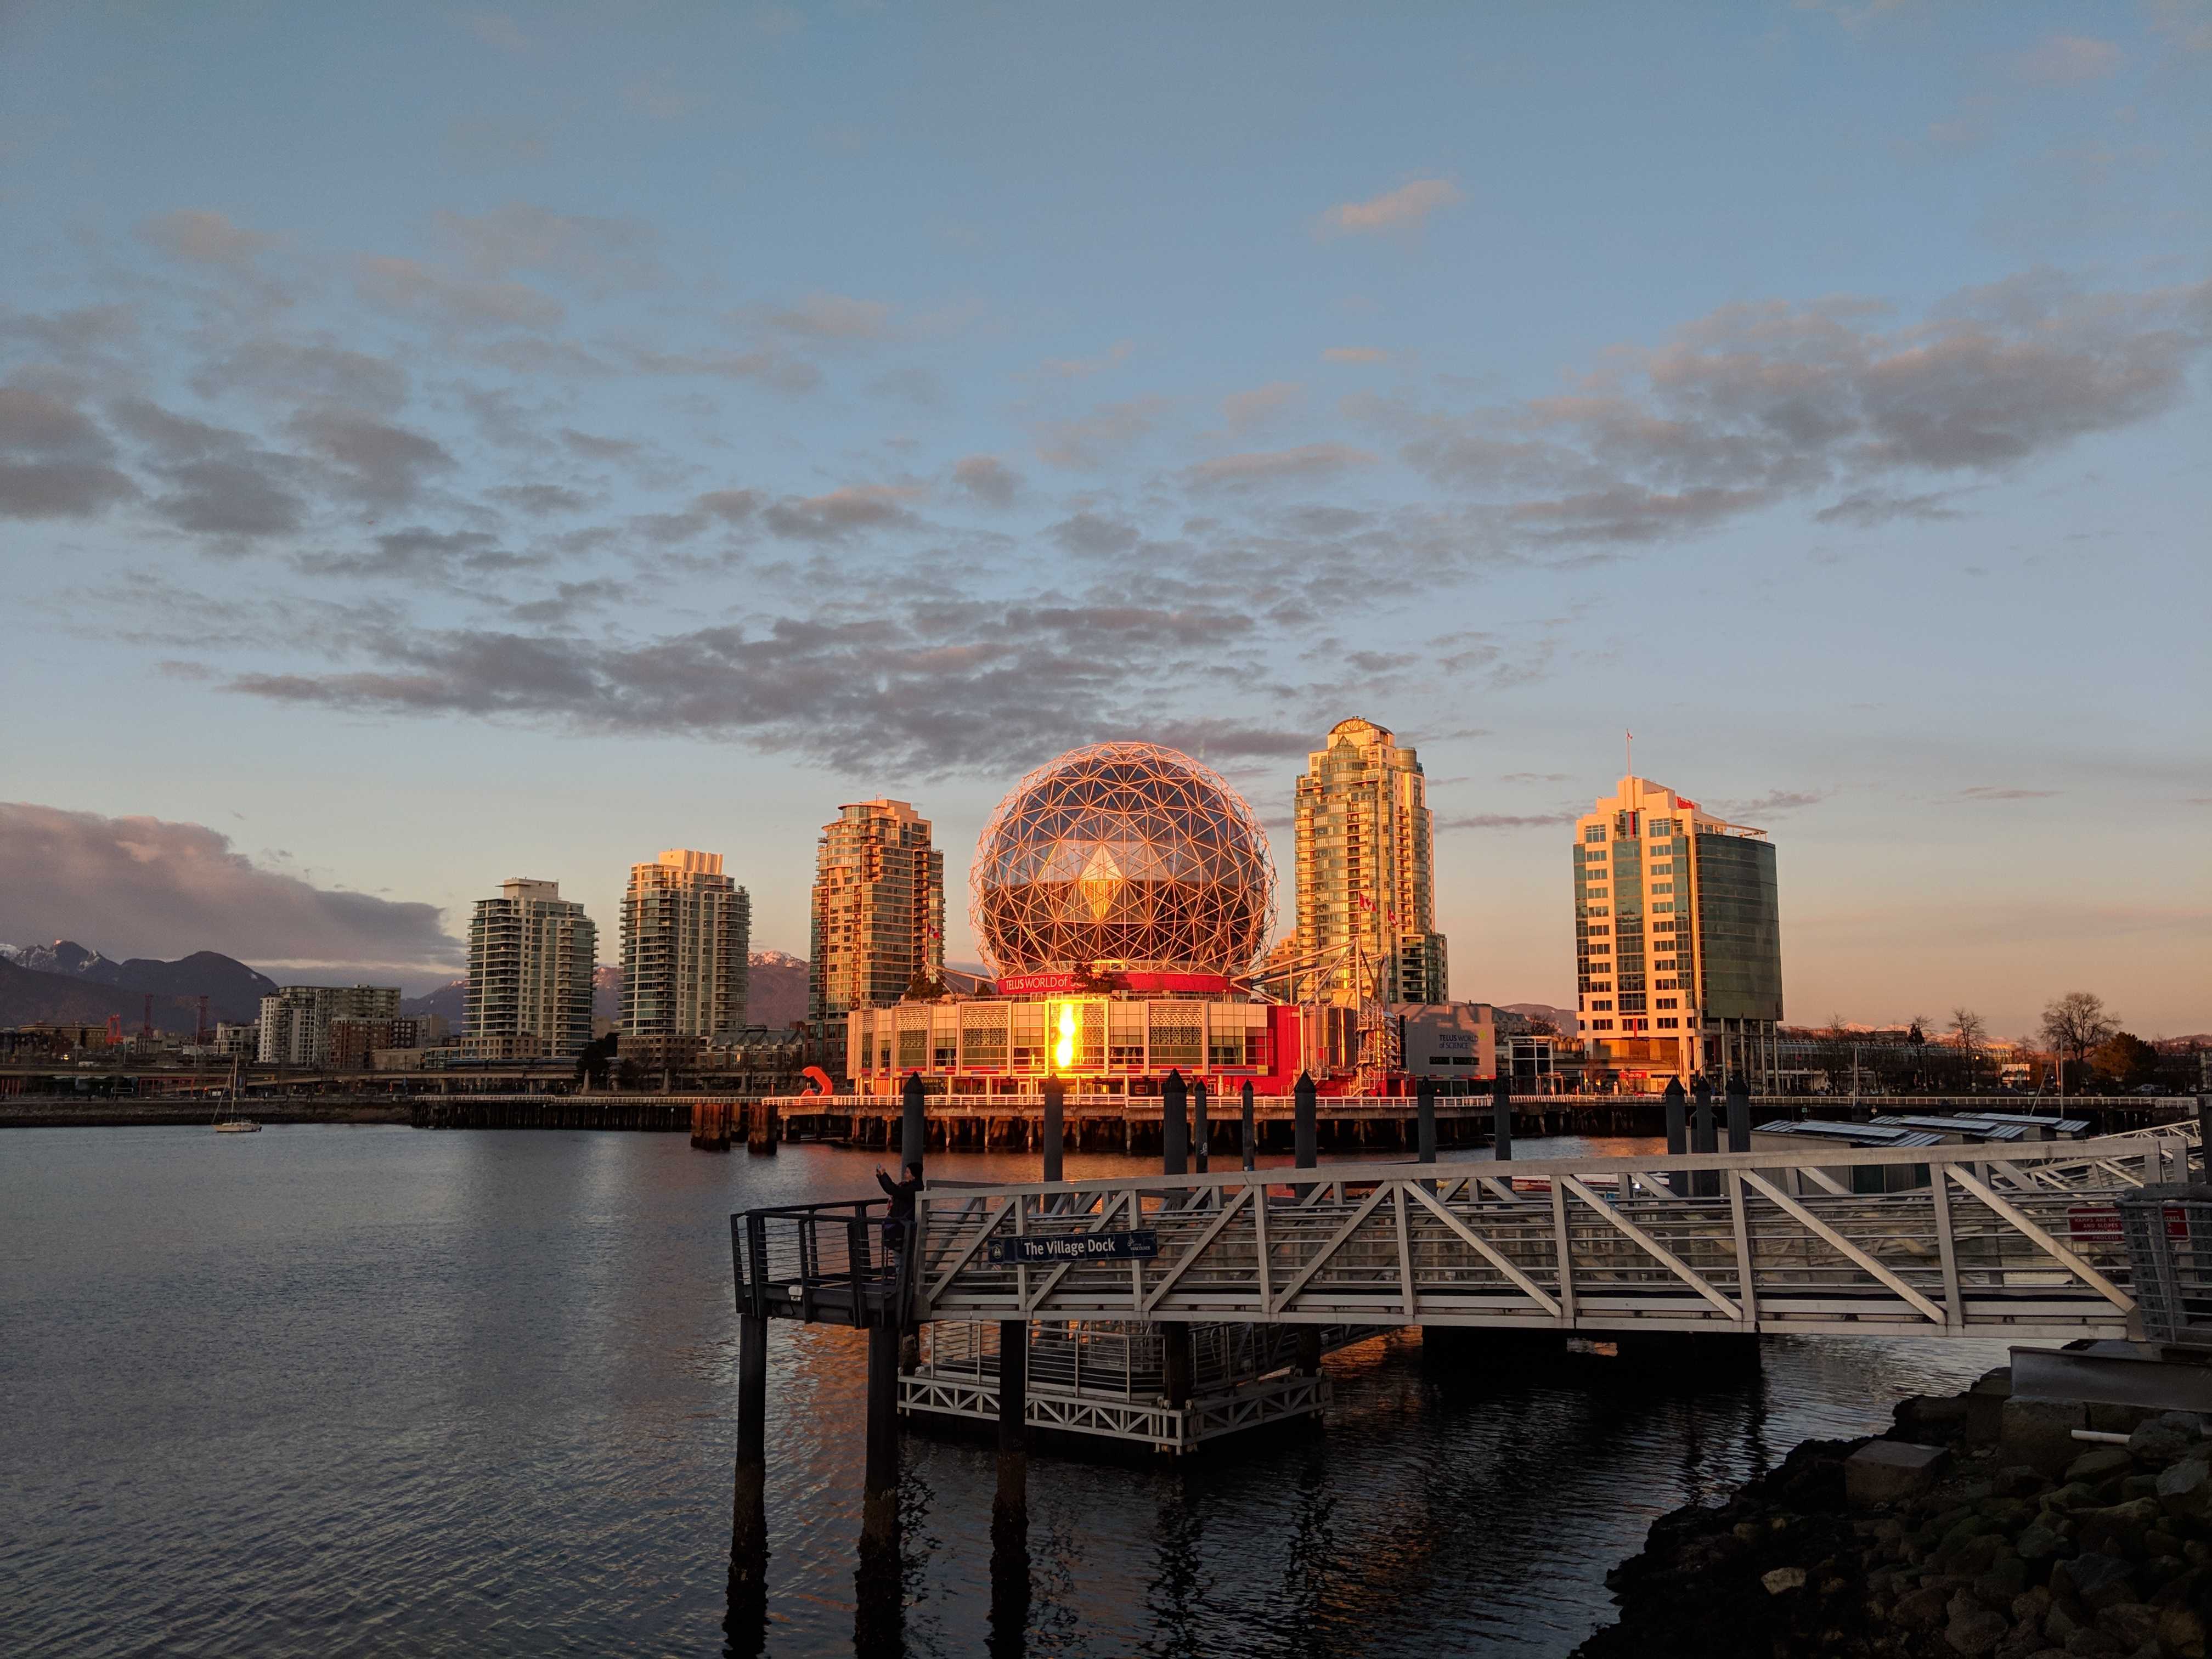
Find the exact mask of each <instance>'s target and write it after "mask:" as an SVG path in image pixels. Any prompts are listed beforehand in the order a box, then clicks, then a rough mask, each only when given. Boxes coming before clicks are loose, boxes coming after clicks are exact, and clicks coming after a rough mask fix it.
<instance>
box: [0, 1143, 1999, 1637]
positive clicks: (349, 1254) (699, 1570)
mask: <svg viewBox="0 0 2212 1659" xmlns="http://www.w3.org/2000/svg"><path fill="white" fill-rule="evenodd" d="M1639 1144H1640V1143H1639ZM1553 1148H1558V1149H1559V1150H1570V1148H1567V1147H1562V1146H1561V1145H1560V1143H1556V1142H1554V1143H1535V1144H1528V1145H1525V1146H1524V1147H1523V1150H1524V1152H1527V1153H1528V1154H1529V1155H1534V1154H1537V1153H1538V1152H1542V1151H1545V1150H1550V1149H1553ZM875 1162H876V1159H875V1158H873V1157H872V1156H871V1155H866V1154H861V1153H854V1152H839V1151H836V1150H834V1149H831V1148H828V1147H815V1146H787V1147H786V1148H784V1150H783V1152H782V1154H781V1157H779V1158H775V1159H774V1160H769V1159H754V1158H747V1157H746V1156H745V1155H744V1153H743V1152H738V1153H737V1154H735V1155H734V1156H731V1157H714V1156H709V1155H708V1154H705V1153H701V1152H692V1151H691V1150H690V1147H689V1146H686V1145H685V1143H684V1139H683V1138H682V1137H681V1136H677V1135H618V1134H586V1133H426V1132H418V1131H412V1130H407V1129H392V1128H343V1129H336V1128H320V1127H280V1128H271V1129H268V1130H264V1132H263V1133H260V1134H258V1135H252V1136H232V1135H216V1134H213V1133H208V1132H207V1131H204V1130H196V1129H92V1130H16V1131H9V1132H8V1133H5V1134H0V1651H4V1652H7V1653H9V1654H15V1653H53V1654H68V1655H73V1656H76V1655H125V1654H154V1653H160V1654H162V1655H165V1656H166V1655H224V1656H240V1655H294V1654H297V1655H316V1656H322V1655H338V1654H377V1655H410V1654H468V1655H498V1654H513V1655H530V1656H537V1655H556V1654H592V1655H597V1654H604V1653H608V1652H615V1651H620V1652H624V1653H639V1654H684V1655H714V1654H719V1653H720V1652H721V1651H722V1650H723V1645H724V1633H723V1629H722V1625H723V1620H724V1618H725V1614H726V1605H725V1594H726V1591H725V1582H726V1581H725V1573H726V1563H727V1554H728V1549H729V1522H730V1500H731V1473H732V1459H733V1453H734V1442H735V1426H734V1422H733V1419H732V1414H731V1413H732V1407H733V1406H734V1397H735V1384H734V1376H735V1364H736V1341H735V1337H736V1332H735V1320H734V1318H733V1316H732V1311H731V1291H730V1257H729V1243H728V1238H729V1235H728V1226H727V1222H726V1217H727V1215H728V1212H730V1211H731V1210H732V1209H733V1208H739V1207H743V1206H748V1205H752V1204H761V1203H777V1202H796V1201H803V1200H809V1199H813V1198H823V1197H845V1196H852V1195H854V1194H859V1193H860V1192H862V1191H864V1190H872V1181H871V1179H870V1171H871V1170H872V1167H873V1165H874V1164H875ZM1069 1163H1070V1170H1069V1173H1070V1174H1071V1175H1072V1176H1073V1175H1078V1174H1103V1173H1108V1172H1109V1171H1111V1170H1114V1169H1115V1168H1117V1167H1121V1168H1126V1167H1128V1166H1127V1163H1126V1162H1125V1161H1124V1160H1121V1159H1118V1158H1080V1159H1077V1158H1071V1159H1070V1161H1069ZM932 1164H933V1167H941V1168H943V1169H945V1170H947V1171H948V1172H951V1171H954V1170H957V1172H959V1173H961V1174H964V1175H975V1176H991V1175H998V1176H1022V1175H1026V1174H1029V1173H1030V1165H1029V1162H1028V1161H1027V1160H1023V1159H1018V1158H1012V1157H1008V1156H993V1157H946V1158H942V1159H941V1160H940V1159H939V1158H935V1157H933V1159H932ZM773 1347H774V1353H773V1361H772V1366H771V1373H770V1377H769V1495H768V1503H769V1531H770V1537H771V1540H772V1542H773V1547H774V1551H775V1553H774V1556H773V1559H772V1560H771V1562H770V1565H769V1573H770V1579H771V1598H770V1606H769V1616H770V1620H771V1625H770V1628H769V1651H771V1652H773V1653H775V1654H778V1655H785V1654H798V1655H805V1654H833V1653H842V1652H846V1651H848V1650H850V1647H851V1644H852V1634H853V1627H854V1586H853V1571H854V1555H855V1548H854V1547H855V1541H856V1539H857V1537H858V1534H859V1526H860V1519H859V1510H860V1446H861V1392H860V1389H861V1381H860V1353H861V1346H860V1340H858V1339H857V1338H855V1337H854V1335H853V1334H849V1333H844V1332H838V1331H832V1330H826V1329H811V1328H794V1327H787V1326H779V1327H778V1328H776V1331H775V1341H774V1344H773ZM2002 1363H2003V1353H2002V1350H2001V1349H1999V1348H1997V1347H1996V1346H1995V1345H1993V1344H1987V1343H1982V1342H1972V1343H1965V1342H1960V1343H1945V1342H1937V1341H1925V1342H1915V1343H1888V1344H1881V1343H1874V1342H1864V1341H1858V1342H1855V1341H1852V1340H1846V1339H1827V1340H1823V1339H1807V1340H1794V1341H1789V1342H1782V1343H1771V1344H1769V1345H1768V1346H1767V1350H1766V1362H1765V1375H1764V1378H1763V1381H1761V1382H1759V1383H1736V1384H1734V1385H1729V1386H1723V1387H1719V1388H1715V1389H1704V1390H1699V1389H1677V1388H1670V1387H1669V1386H1668V1384H1667V1383H1666V1381H1665V1379H1663V1378H1661V1377H1656V1376H1650V1375H1648V1374H1638V1373H1637V1371H1636V1370H1633V1369H1632V1368H1631V1367H1629V1366H1627V1365H1625V1364H1621V1363H1620V1362H1618V1361H1615V1362H1606V1361H1602V1360H1597V1359H1593V1360H1590V1361H1589V1362H1588V1364H1586V1365H1585V1366H1583V1368H1582V1370H1583V1372H1584V1373H1586V1374H1585V1375H1583V1376H1580V1377H1578V1378H1577V1380H1575V1381H1574V1382H1572V1383H1568V1384H1563V1383H1559V1381H1558V1380H1557V1379H1554V1380H1553V1381H1552V1382H1550V1383H1546V1384H1544V1385H1541V1386H1538V1385H1534V1384H1528V1383H1521V1384H1516V1383H1513V1382H1511V1381H1510V1380H1505V1381H1490V1382H1486V1381H1484V1380H1483V1379H1481V1378H1480V1377H1475V1376H1467V1375H1464V1374H1451V1373H1449V1372H1444V1371H1443V1370H1441V1368H1437V1367H1425V1366H1424V1365H1423V1364H1421V1360H1420V1348H1419V1341H1418V1339H1416V1338H1414V1337H1413V1336H1412V1335H1411V1334H1407V1335H1403V1336H1399V1337H1393V1338H1390V1339H1388V1340H1383V1341H1378V1342H1376V1343H1371V1344H1369V1345H1367V1346H1364V1347H1361V1348H1358V1349H1354V1350H1349V1351H1346V1352H1344V1353H1341V1354H1338V1355H1335V1356H1333V1357H1332V1358H1330V1360H1329V1361H1328V1365H1329V1370H1330V1374H1331V1376H1332V1377H1333V1378H1334V1386H1335V1391H1336V1401H1337V1403H1336V1407H1335V1408H1334V1412H1333V1413H1332V1415H1331V1417H1330V1419H1329V1422H1328V1429H1327V1431H1326V1433H1325V1434H1324V1435H1322V1436H1319V1437H1312V1438H1310V1439H1307V1440H1304V1441H1301V1442H1296V1443H1289V1444H1283V1443H1277V1444H1274V1445H1273V1446H1271V1447H1267V1448H1255V1449H1251V1450H1249V1451H1240V1450H1238V1449H1235V1448H1234V1447H1233V1446H1231V1447H1228V1448H1221V1449H1216V1450H1215V1451H1214V1452H1212V1453H1209V1454H1208V1455H1204V1456H1202V1457H1200V1458H1199V1459H1195V1460H1193V1461H1191V1462H1188V1464H1187V1465H1185V1466H1184V1467H1182V1468H1173V1467H1168V1466H1164V1465H1162V1464H1158V1463H1154V1462H1122V1463H1117V1462H1104V1461H1099V1460H1091V1461H1085V1462H1068V1461H1062V1460H1059V1459H1054V1458H1047V1457H1039V1458H1037V1459H1036V1461H1035V1462H1033V1463H1032V1466H1031V1469H1030V1504H1031V1533H1030V1547H1031V1553H1032V1556H1033V1559H1034V1563H1035V1573H1034V1583H1035V1599H1034V1602H1033V1605H1032V1607H1031V1612H1030V1625H1029V1651H1030V1653H1031V1654H1035V1655H1070V1656H1074V1655H1097V1656H1107V1655H1122V1654H1158V1655H1169V1654H1181V1653H1201V1652H1206V1653H1238V1654H1261V1655H1302V1654H1316V1655H1318V1654H1330V1655H1339V1654H1362V1653H1371V1654H1399V1653H1406V1654H1412V1653H1431V1652H1439V1651H1451V1652H1471V1653H1496V1654H1516V1655H1522V1654H1525V1655H1557V1654H1563V1653H1565V1652H1566V1651H1568V1650H1570V1649H1571V1648H1572V1647H1573V1646H1574V1645H1575V1644H1577V1642H1579V1641H1580V1640H1581V1639H1582V1638H1583V1636H1585V1635H1586V1634H1587V1633H1588V1632H1589V1631H1590V1630H1592V1629H1593V1628H1595V1626H1597V1625H1599V1624H1601V1623H1603V1622H1606V1621H1607V1620H1609V1619H1610V1618H1611V1616H1612V1614H1611V1603H1610V1601H1609V1599H1608V1598H1607V1595H1606V1593H1605V1590H1604V1588H1603V1582H1602V1581H1603V1578H1604V1575H1605V1572H1606V1571H1607V1568H1608V1567H1610V1566H1612V1565H1613V1564H1614V1563H1615V1562H1617V1561H1619V1560H1620V1559H1621V1558H1622V1557H1624V1556H1626V1555H1628V1554H1631V1553H1633V1552H1634V1551H1635V1550H1637V1549H1638V1547H1641V1544H1642V1541H1643V1537H1644V1532H1645V1531H1646V1529H1647V1528H1649V1526H1650V1522H1651V1520H1652V1518H1653V1517H1654V1516H1657V1515H1659V1514H1661V1513H1663V1512H1664V1511H1666V1510H1669V1509H1672V1508H1674V1507H1675V1506H1676V1505H1677V1504H1681V1503H1683V1502H1684V1501H1686V1500H1687V1499H1690V1498H1701V1499H1713V1498H1718V1497H1719V1496H1721V1495H1722V1494H1723V1492H1726V1491H1727V1489H1728V1488H1729V1486H1732V1485H1733V1484H1735V1482H1737V1481H1739V1480H1742V1479H1743V1478H1745V1477H1746V1476H1747V1475H1749V1474H1753V1473H1755V1472H1756V1471H1757V1470H1759V1468H1764V1467H1765V1466H1767V1465H1768V1464H1770V1463H1771V1462H1773V1461H1775V1460H1777V1459H1778V1458H1779V1457H1780V1456H1781V1455H1783V1454H1784V1453H1785V1452H1786V1451H1787V1450H1788V1449H1790V1446H1792V1445H1794V1444H1795V1443H1796V1442H1798V1441H1799V1440H1802V1439H1803V1438H1806V1437H1808V1436H1813V1435H1840V1434H1852V1433H1864V1432H1867V1431H1869V1430H1871V1429H1874V1428H1875V1427H1877V1426H1879V1425H1882V1424H1883V1423H1886V1422H1887V1419H1888V1416H1889V1409H1890V1407H1891V1405H1892V1403H1893V1401H1894V1400H1895V1399H1896V1398H1898V1397H1899V1395H1904V1394H1907V1393H1915V1392H1921V1391H1924V1390H1929V1389H1953V1388H1956V1387H1959V1386H1961V1385H1962V1384H1963V1383H1965V1382H1966V1381H1967V1380H1969V1379H1971V1378H1972V1377H1973V1376H1977V1375H1978V1374H1979V1373H1980V1372H1981V1371H1983V1370H1986V1369H1987V1368H1988V1367H1989V1366H1990V1365H1992V1364H2002ZM906 1471H907V1473H906V1485H905V1489H904V1492H903V1494H902V1508H903V1509H904V1510H905V1512H906V1514H907V1516H908V1522H909V1524H908V1528H907V1534H906V1557H907V1560H906V1577H907V1581H908V1597H909V1606H908V1612H907V1620H906V1630H907V1640H908V1650H909V1651H911V1652H915V1653H919V1654H946V1655H955V1654H969V1653H975V1652H979V1651H981V1650H982V1647H983V1644H984V1635H985V1632H986V1630H987V1620H988V1608H989V1558H990V1544H989V1510H990V1494H991V1489H992V1483H993V1480H994V1463H993V1457H992V1454H991V1452H990V1450H989V1449H988V1448H987V1447H986V1446H984V1445H981V1444H980V1443H969V1442H967V1441H964V1440H958V1439H945V1438H939V1437H933V1436H927V1435H915V1436H909V1437H908V1446H907V1459H906Z"/></svg>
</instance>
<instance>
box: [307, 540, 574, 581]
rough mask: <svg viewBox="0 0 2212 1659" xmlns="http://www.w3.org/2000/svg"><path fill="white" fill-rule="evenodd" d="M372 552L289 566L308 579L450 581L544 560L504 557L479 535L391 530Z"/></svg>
mask: <svg viewBox="0 0 2212 1659" xmlns="http://www.w3.org/2000/svg"><path fill="white" fill-rule="evenodd" d="M370 545H371V546H372V547H373V548H374V551H373V552H352V553H302V554H301V555H299V556H297V557H295V559H294V560H293V563H294V564H295V565H296V566H298V567H299V568H300V569H301V571H303V572H305V573H306V574H308V575H311V576H350V577H359V578H370V579H374V578H386V579H392V580H404V581H452V580H455V579H456V578H458V577H459V576H462V575H476V576H483V575H494V574H504V573H506V572H507V571H511V570H515V569H519V568H525V567H527V566H530V565H536V564H543V563H544V559H542V558H538V557H534V556H526V555H522V554H515V553H508V552H507V551H505V550H502V549H501V547H500V545H499V538H497V537H496V536H494V535H492V534H491V533H490V532H488V531H482V530H451V531H436V530H427V529H424V528H422V526H416V527H415V528H413V529H411V530H395V531H391V532H386V534H384V535H380V536H375V537H372V538H370Z"/></svg>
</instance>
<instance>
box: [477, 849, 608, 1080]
mask: <svg viewBox="0 0 2212 1659" xmlns="http://www.w3.org/2000/svg"><path fill="white" fill-rule="evenodd" d="M500 894H501V896H499V897H498V898H488V899H478V900H477V906H476V914H475V915H473V916H471V918H470V920H469V984H468V992H467V999H466V1002H465V1006H466V1008H467V1011H468V1012H467V1021H468V1023H467V1028H466V1030H465V1034H464V1036H463V1037H462V1041H461V1048H462V1052H463V1053H464V1054H466V1055H467V1056H468V1057H470V1058H471V1059H477V1060H532V1059H536V1058H538V1057H539V1056H540V1055H556V1056H564V1057H565V1056H568V1055H571V1054H575V1053H576V1052H577V1051H578V1050H579V1049H580V1048H583V1046H584V1045H585V1044H586V1043H587V1042H590V1041H591V1040H592V970H593V969H594V968H595V967H596V966H597V965H598V962H599V928H598V927H597V926H595V925H594V924H593V922H592V919H591V918H590V917H589V916H587V915H585V914H584V907H583V906H582V905H581V904H579V903H578V902H576V901H575V900H574V899H564V898H562V896H561V884H560V883H559V882H557V881H535V880H532V879H530V878H526V877H520V876H518V877H516V878H513V880H510V881H503V882H501V884H500Z"/></svg>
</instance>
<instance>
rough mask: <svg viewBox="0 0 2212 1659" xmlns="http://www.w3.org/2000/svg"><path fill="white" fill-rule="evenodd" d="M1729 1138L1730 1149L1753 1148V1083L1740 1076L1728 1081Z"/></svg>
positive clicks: (1742, 1150)
mask: <svg viewBox="0 0 2212 1659" xmlns="http://www.w3.org/2000/svg"><path fill="white" fill-rule="evenodd" d="M1728 1138H1729V1151H1730V1152H1749V1151H1750V1150H1751V1085H1750V1084H1748V1083H1747V1082H1745V1081H1744V1080H1743V1079H1742V1078H1741V1077H1740V1076H1739V1077H1732V1078H1730V1079H1729V1082H1728Z"/></svg>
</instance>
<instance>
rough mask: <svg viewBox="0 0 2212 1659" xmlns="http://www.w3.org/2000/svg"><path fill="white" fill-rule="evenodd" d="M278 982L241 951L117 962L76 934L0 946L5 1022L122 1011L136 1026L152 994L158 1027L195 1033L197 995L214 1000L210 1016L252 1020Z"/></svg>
mask: <svg viewBox="0 0 2212 1659" xmlns="http://www.w3.org/2000/svg"><path fill="white" fill-rule="evenodd" d="M274 990H276V981H274V980H272V979H270V977H269V976H268V975H265V974H258V973H256V972H255V971H254V970H253V969H251V968H249V967H247V966H246V964H245V963H242V962H240V961H239V960H237V959H236V958H235V957H227V956H223V955H222V954H221V953H220V952H218V951H194V952H193V953H192V954H191V955H190V956H188V957H178V958H177V960H175V961H174V962H161V961H157V960H155V958H153V957H131V958H130V959H129V960H128V961H125V962H117V961H115V960H113V959H112V957H104V956H102V955H101V954H100V952H99V951H88V950H87V949H85V947H84V946H83V945H79V944H77V943H76V941H75V940H74V939H56V940H55V941H54V942H53V943H52V945H0V1025H29V1024H35V1023H37V1022H39V1021H41V1020H45V1021H50V1022H59V1023H62V1024H78V1023H95V1022H100V1021H104V1020H105V1019H106V1018H107V1017H108V1016H109V1015H110V1014H120V1015H121V1016H122V1017H123V1025H124V1029H125V1030H127V1031H136V1030H137V1029H138V1026H139V1024H140V1022H141V1021H142V1020H143V1019H144V1018H145V1017H146V998H147V997H148V996H149V995H151V996H152V998H153V999H154V1005H153V1021H154V1027H155V1030H161V1031H179V1032H191V1030H194V1029H195V1028H196V1027H197V1025H198V1024H199V1017H200V1009H199V1000H200V999H201V998H202V997H205V998H206V999H207V1000H208V1008H207V1017H208V1022H209V1024H210V1025H212V1024H214V1023H215V1022H216V1021H218V1020H228V1021H231V1022H232V1023H234V1024H241V1025H242V1024H248V1023H250V1022H251V1021H252V1020H255V1019H258V1018H260V1014H261V999H262V998H263V997H264V996H267V995H269V994H270V993H271V992H273V991H274Z"/></svg>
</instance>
